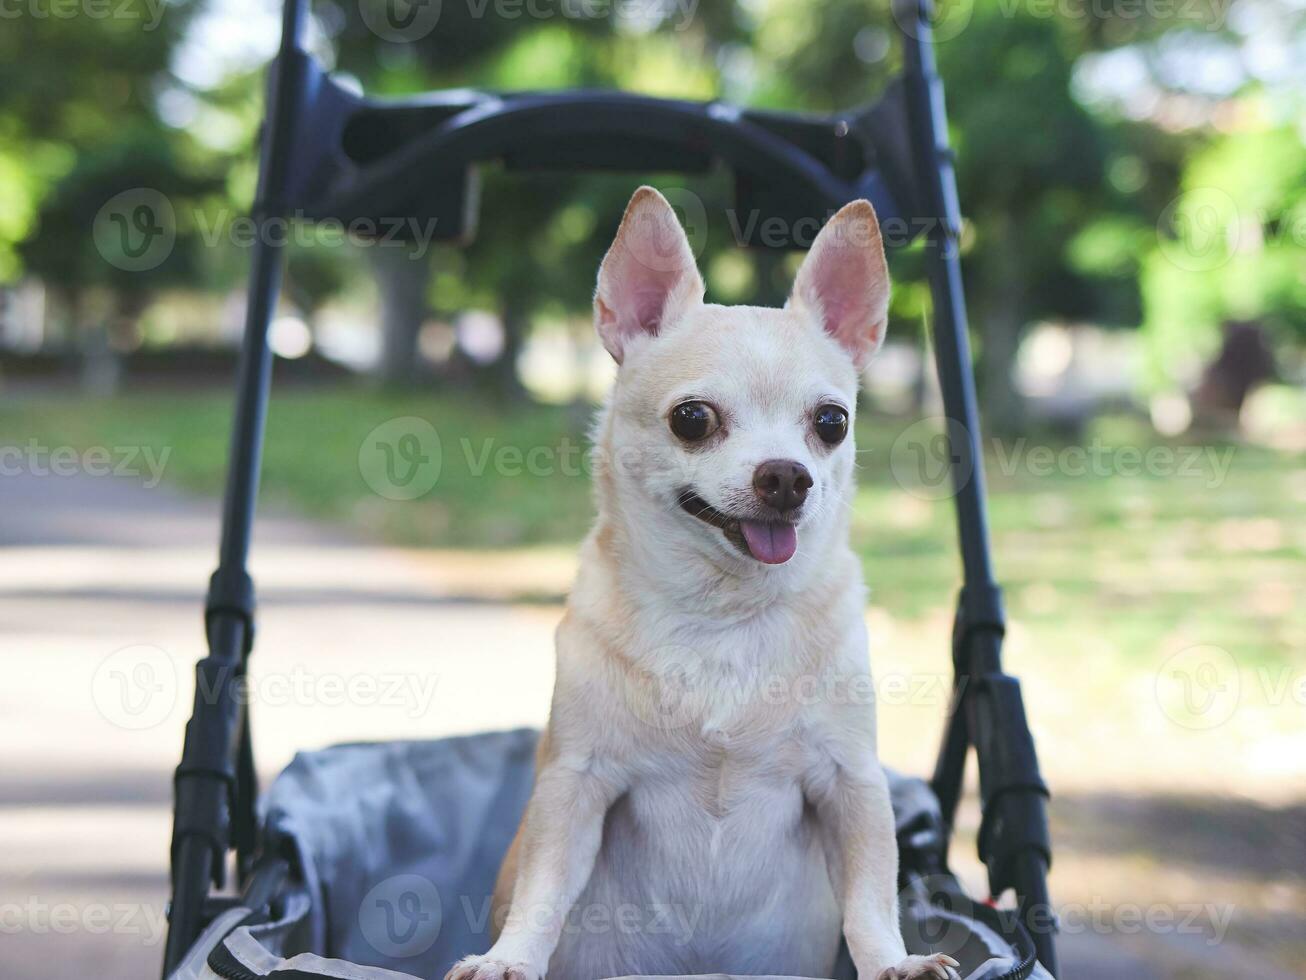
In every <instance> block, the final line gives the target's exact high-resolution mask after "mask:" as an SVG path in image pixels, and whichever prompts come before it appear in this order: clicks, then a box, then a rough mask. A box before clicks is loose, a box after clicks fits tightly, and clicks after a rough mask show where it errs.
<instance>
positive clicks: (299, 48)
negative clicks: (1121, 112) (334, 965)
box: [163, 0, 1057, 977]
mask: <svg viewBox="0 0 1306 980" xmlns="http://www.w3.org/2000/svg"><path fill="white" fill-rule="evenodd" d="M896 15H897V20H898V23H899V24H900V25H901V26H902V28H903V29H902V32H901V33H902V40H903V51H904V59H903V60H904V73H903V77H902V82H903V98H904V103H905V109H906V124H907V127H908V130H909V132H908V134H907V135H908V138H909V142H910V157H911V165H912V167H913V169H914V183H915V188H914V191H915V195H916V196H917V197H918V198H919V199H918V200H915V201H912V202H910V203H911V204H914V205H915V208H916V214H917V215H918V216H920V217H925V218H929V219H931V220H930V231H929V232H928V234H927V236H926V243H925V245H926V248H925V259H926V265H927V275H928V280H929V286H930V294H931V300H932V307H933V336H934V345H935V352H936V369H937V371H938V377H939V385H940V389H941V392H942V396H943V404H944V412H945V416H946V420H947V430H948V431H947V437H948V440H949V447H950V460H949V466H950V470H951V478H952V480H953V488H954V491H955V493H954V505H955V508H956V519H957V530H958V539H959V544H960V550H961V556H962V569H963V583H964V584H963V588H962V590H961V594H960V596H959V599H958V606H957V615H956V621H955V625H954V631H953V650H952V656H953V665H954V684H953V695H952V701H951V704H950V707H949V712H948V720H947V724H946V728H945V732H944V738H943V744H942V746H941V748H940V752H939V757H938V761H937V764H936V767H935V772H934V776H933V778H932V781H931V788H932V789H933V791H934V793H935V795H936V796H937V798H938V800H939V803H940V806H941V809H942V812H943V816H944V820H945V822H946V824H947V829H948V831H949V835H950V833H951V827H952V822H953V820H954V817H955V813H956V808H957V803H958V801H959V799H960V797H961V794H962V789H963V784H964V777H965V769H966V761H967V758H968V756H969V751H970V747H971V746H974V747H975V750H976V758H977V762H978V768H979V776H980V796H981V801H982V804H983V811H984V819H983V822H982V823H981V827H980V834H979V849H980V856H981V858H982V859H983V860H984V862H985V864H986V865H987V866H988V869H989V880H990V890H991V893H992V894H993V895H995V896H997V895H1001V894H1002V893H1003V892H1004V891H1006V890H1008V889H1014V891H1015V893H1016V896H1017V900H1018V910H1019V916H1020V918H1021V920H1022V921H1023V923H1024V925H1025V926H1026V928H1028V930H1029V932H1030V933H1031V935H1032V938H1033V940H1034V944H1035V948H1036V950H1037V952H1038V958H1039V961H1040V962H1041V963H1042V965H1043V966H1044V967H1045V968H1046V969H1047V970H1048V972H1049V973H1051V974H1052V975H1053V976H1055V975H1056V973H1057V964H1056V956H1055V949H1054V934H1055V923H1054V921H1053V918H1052V916H1051V913H1050V908H1049V904H1048V903H1049V899H1048V892H1047V885H1046V874H1047V869H1048V867H1049V865H1050V861H1051V848H1050V844H1049V841H1048V831H1047V817H1046V812H1045V799H1046V796H1047V788H1046V786H1045V785H1044V784H1043V780H1042V777H1041V776H1040V774H1039V770H1038V762H1037V758H1036V755H1035V752H1034V743H1033V738H1032V736H1031V734H1030V732H1029V729H1028V726H1027V724H1026V720H1025V712H1024V705H1023V702H1022V701H1021V697H1020V689H1019V684H1018V682H1017V681H1016V680H1015V679H1014V678H1012V677H1010V676H1008V675H1006V674H1004V673H1003V671H1002V660H1001V646H1002V637H1003V633H1004V630H1005V616H1004V613H1003V609H1002V599H1001V592H1000V590H999V589H998V587H997V585H996V584H995V580H994V575H993V568H992V561H991V557H990V547H989V532H988V518H987V507H986V503H985V491H984V476H983V456H982V452H981V443H980V429H979V412H978V408H977V405H976V399H975V387H974V380H973V377H972V373H971V368H970V344H969V338H968V327H967V319H966V305H965V294H964V290H963V284H962V278H961V265H960V256H959V253H958V237H959V234H960V228H961V218H960V208H959V205H958V199H957V191H956V183H955V176H954V172H953V157H952V152H951V150H950V148H949V146H948V140H947V124H946V119H945V115H944V105H943V88H942V82H941V81H940V80H939V78H938V75H937V72H936V69H935V59H934V51H933V40H932V36H931V26H930V17H931V0H898V6H897V11H896ZM307 19H308V0H285V5H284V10H283V16H282V37H281V45H280V49H279V53H278V56H277V58H276V60H275V61H274V62H273V64H272V67H271V69H270V71H269V76H268V88H267V107H268V108H267V115H266V119H265V121H264V126H263V130H262V134H261V141H260V142H261V150H260V167H259V184H258V191H257V194H256V197H255V202H254V207H253V216H254V218H255V222H256V225H257V227H258V228H259V230H260V234H259V235H258V236H257V239H256V241H255V244H254V247H253V257H252V270H251V276H250V281H249V289H248V308H247V311H246V318H245V333H244V341H243V343H242V346H241V352H240V359H239V369H238V382H237V398H236V406H235V416H234V420H233V426H232V441H231V450H230V461H229V469H228V474H227V483H226V488H225V494H224V499H223V511H222V536H221V545H220V550H219V562H218V568H217V571H216V572H214V574H213V577H212V579H211V580H210V583H209V591H208V597H207V600H206V604H205V627H206V636H207V641H208V650H209V652H208V656H207V657H205V658H204V659H202V660H200V661H199V663H198V664H197V665H196V682H197V683H196V691H195V699H194V703H193V709H192V715H191V719H190V721H189V722H188V723H187V726H186V736H185V744H184V748H183V752H182V761H181V764H180V765H179V766H178V767H177V771H176V778H175V809H174V822H173V837H172V848H171V859H172V900H171V902H170V903H169V906H168V919H169V929H168V940H167V945H166V947H165V954H164V964H163V970H164V976H165V977H166V976H168V975H169V974H171V973H172V971H174V970H175V969H176V968H177V966H178V965H180V963H181V962H182V960H183V959H184V957H185V955H186V953H187V951H188V950H189V949H190V947H191V945H192V944H193V943H194V942H195V940H196V939H197V938H198V936H199V934H200V932H201V931H202V929H203V928H204V926H205V925H206V924H207V922H208V921H209V919H210V918H211V917H212V915H213V914H214V912H215V911H216V909H218V908H220V907H221V905H222V904H224V903H227V904H229V903H231V902H232V901H233V900H232V899H219V898H211V897H210V895H209V889H210V886H211V885H212V886H216V887H217V888H219V889H221V888H222V887H223V886H224V884H225V878H226V867H227V852H228V851H229V850H231V849H232V848H234V850H235V870H236V876H237V881H238V883H241V884H244V882H245V880H246V877H247V875H248V872H249V870H250V868H251V866H252V863H253V859H254V851H255V847H256V843H257V841H256V832H257V826H256V817H255V802H256V797H257V785H256V778H255V769H254V760H253V751H252V743H251V739H250V720H249V715H248V708H247V707H246V705H247V701H248V699H246V698H243V697H240V693H241V690H242V685H243V684H244V675H245V667H246V663H247V660H248V657H249V655H250V652H251V650H252V647H253V641H254V606H255V602H254V587H253V582H252V581H251V579H250V577H249V574H248V571H247V559H248V554H249V546H250V540H251V534H252V529H253V520H254V510H255V504H256V500H257V496H258V487H259V470H260V465H261V456H262V449H263V435H264V428H265V422H266V417H267V406H268V400H269V392H270V385H271V376H272V363H273V356H272V351H271V349H270V347H269V345H268V337H267V334H268V327H269V324H270V322H271V319H272V314H273V312H274V309H275V305H276V301H277V297H278V293H279V290H280V284H281V272H282V256H281V251H280V245H281V244H282V239H281V237H280V236H277V235H274V234H271V233H270V223H271V222H273V221H275V220H280V219H282V218H284V215H285V214H286V213H287V212H288V211H289V199H290V197H291V196H292V185H293V184H294V182H295V180H296V179H297V177H299V176H300V175H299V174H297V173H296V172H295V169H296V162H295V157H294V147H295V141H296V140H297V139H298V138H299V137H300V135H301V132H300V131H301V128H302V127H303V126H304V125H305V122H306V116H307V115H308V111H307V109H308V106H309V98H310V90H311V89H313V88H314V86H316V85H317V84H318V78H319V76H318V75H317V74H316V69H315V66H314V64H313V63H312V61H311V59H310V58H309V56H308V54H307V52H306V51H305V49H304V46H303V32H304V28H305V25H306V22H307Z"/></svg>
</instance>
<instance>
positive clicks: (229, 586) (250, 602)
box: [204, 566, 256, 653]
mask: <svg viewBox="0 0 1306 980" xmlns="http://www.w3.org/2000/svg"><path fill="white" fill-rule="evenodd" d="M255 606H256V602H255V597H254V580H253V579H252V578H250V577H249V573H248V572H246V571H245V570H244V569H243V568H235V569H230V568H223V567H221V566H219V568H218V570H217V571H216V572H214V573H213V576H212V577H211V578H210V579H209V594H208V598H207V599H206V600H205V602H204V629H205V632H206V633H207V632H210V631H211V630H212V629H213V618H214V617H215V616H219V615H227V616H235V617H237V618H238V619H241V620H243V621H244V623H245V649H244V651H243V652H244V653H249V651H250V650H251V649H252V648H253V646H254V610H255Z"/></svg>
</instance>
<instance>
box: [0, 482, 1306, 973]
mask: <svg viewBox="0 0 1306 980" xmlns="http://www.w3.org/2000/svg"><path fill="white" fill-rule="evenodd" d="M0 495H2V496H0V501H2V503H3V510H2V511H0V649H3V651H4V653H5V663H4V665H3V667H4V672H5V673H4V682H3V683H2V684H0V745H4V746H5V747H6V751H5V752H4V757H3V762H0V766H2V767H3V772H4V777H3V780H2V781H0V842H3V843H0V882H2V885H0V977H4V978H5V980H30V978H37V977H78V978H82V977H90V976H94V977H96V978H97V980H119V978H121V980H129V978H130V980H139V978H142V977H145V978H148V977H153V976H156V975H157V971H158V967H159V961H160V956H161V939H162V929H163V922H162V916H163V912H162V907H163V900H164V893H165V855H166V850H167V840H168V830H169V828H168V816H169V815H168V808H169V804H170V800H171V788H170V774H171V769H172V766H173V765H174V764H175V762H176V758H177V754H178V751H179V747H180V739H181V731H182V724H183V722H184V720H185V714H186V710H187V707H188V704H189V699H190V691H189V681H188V678H189V676H190V674H189V671H190V666H191V664H192V663H193V662H194V660H195V659H197V658H198V657H199V656H200V655H201V654H202V633H201V625H200V622H201V621H200V611H199V610H200V603H201V596H202V590H203V586H204V583H205V581H206V579H207V576H208V574H209V572H210V571H211V564H212V561H213V556H214V550H215V545H214V542H215V540H216V506H215V505H214V504H212V503H209V502H202V501H193V500H188V499H185V498H182V497H179V496H176V495H174V494H172V493H170V492H168V491H167V490H164V489H151V490H146V489H144V488H143V487H141V486H139V485H137V484H135V483H130V482H126V481H123V480H116V479H112V478H100V479H92V478H88V477H79V478H55V477H46V478H40V479H38V478H35V477H5V478H3V483H2V484H0ZM257 538H258V541H259V548H258V549H257V558H256V561H255V569H254V570H255V577H256V579H257V580H258V581H259V583H260V596H261V600H262V615H261V619H260V626H259V639H258V650H257V656H256V658H255V660H254V664H255V672H254V686H253V692H254V693H253V698H254V702H253V710H254V713H255V718H256V731H257V739H256V744H257V752H258V757H259V761H260V766H261V768H262V769H263V770H264V772H265V773H266V774H271V773H274V772H276V771H277V770H278V769H279V768H280V767H281V766H283V765H284V764H285V763H286V762H287V761H288V760H289V759H290V757H291V755H292V754H293V752H294V751H295V750H296V749H297V748H301V747H312V746H319V745H324V744H328V743H332V742H338V741H345V740H352V739H370V738H387V737H396V736H405V737H412V736H421V735H439V734H447V733H451V732H464V731H475V730H480V729H486V728H497V727H505V726H512V725H518V724H538V723H539V722H541V721H542V720H543V717H544V713H545V710H546V706H547V699H548V692H549V689H550V685H551V678H552V663H551V656H552V654H551V632H552V628H553V625H554V623H555V622H556V620H557V617H558V614H559V609H558V606H557V604H556V603H553V602H547V601H542V602H540V603H539V604H534V605H523V604H510V603H505V602H503V601H501V597H502V596H504V595H506V594H511V593H513V592H518V593H521V592H527V593H529V594H533V595H544V596H549V595H554V594H560V593H561V591H562V590H563V589H565V586H566V582H567V580H568V577H569V563H568V559H567V558H566V557H565V556H560V557H555V556H551V555H542V556H541V555H536V556H532V558H531V559H530V561H529V563H528V564H527V563H524V562H523V560H522V559H521V558H520V557H519V556H518V557H514V556H500V557H489V556H476V557H475V558H474V559H473V558H472V557H471V556H466V555H457V554H443V555H438V556H436V555H432V554H425V553H417V552H406V551H400V550H395V549H388V548H381V547H376V546H372V545H369V544H367V543H364V542H359V541H355V540H351V539H350V538H349V537H348V536H346V535H343V534H341V533H338V532H335V531H333V530H329V529H325V528H322V527H318V526H315V525H312V524H309V523H306V522H301V521H294V520H285V519H280V520H275V519H274V520H267V521H264V522H263V523H262V524H261V526H260V527H259V529H258V534H257ZM505 681H510V682H508V683H505ZM490 692H493V694H492V695H491V693H490ZM895 728H896V729H903V730H907V731H911V729H910V728H909V727H908V726H895ZM919 730H920V729H917V733H918V732H919ZM924 730H926V731H928V732H929V733H930V735H929V741H930V742H932V741H933V732H934V731H936V730H937V725H936V723H935V722H934V720H932V719H931V720H929V727H928V728H926V729H924ZM913 741H914V742H917V743H919V742H920V741H921V740H920V738H919V734H917V735H916V736H915V737H914V738H913ZM903 751H904V752H907V751H909V747H907V746H905V744H904V749H903ZM917 755H919V753H917ZM1131 805H1132V806H1133V809H1130V808H1129V807H1130V806H1131ZM1121 806H1124V809H1123V810H1122V809H1121ZM1140 807H1141V808H1142V809H1141V810H1140ZM1113 808H1114V809H1113ZM1197 812H1202V813H1205V808H1204V806H1203V805H1201V804H1196V805H1194V807H1192V808H1191V809H1189V810H1184V809H1183V808H1182V807H1180V809H1178V810H1176V811H1173V812H1169V813H1166V812H1156V811H1155V810H1154V809H1153V808H1150V805H1149V804H1147V803H1145V802H1144V803H1138V802H1137V801H1134V802H1133V803H1132V804H1131V803H1130V801H1129V800H1125V801H1124V802H1123V803H1122V801H1121V800H1120V799H1117V798H1115V797H1110V796H1101V797H1072V798H1071V799H1070V800H1068V801H1065V802H1063V803H1061V804H1059V810H1058V814H1059V816H1058V822H1059V823H1060V824H1062V825H1064V826H1065V827H1066V828H1067V832H1068V833H1070V834H1072V835H1074V837H1075V839H1076V840H1081V839H1082V840H1085V841H1088V842H1089V843H1088V844H1087V845H1085V846H1084V847H1083V848H1076V847H1074V846H1072V847H1070V848H1069V849H1068V850H1067V851H1066V856H1065V858H1064V859H1063V860H1061V861H1060V863H1059V866H1058V871H1057V875H1058V879H1059V880H1060V881H1061V882H1063V883H1064V888H1063V894H1068V895H1071V896H1075V897H1076V898H1077V899H1078V898H1080V897H1085V896H1089V895H1093V896H1105V899H1104V900H1105V901H1106V902H1107V903H1108V904H1109V906H1110V908H1111V910H1112V913H1111V914H1107V913H1100V912H1091V911H1090V910H1089V909H1088V906H1087V904H1085V905H1084V906H1083V908H1079V907H1075V908H1073V909H1070V910H1069V911H1071V912H1072V913H1074V914H1072V915H1070V916H1068V925H1069V926H1070V927H1071V928H1070V930H1069V932H1070V934H1069V935H1067V936H1066V937H1065V940H1064V942H1063V955H1064V958H1065V962H1064V969H1063V974H1064V976H1066V977H1070V978H1072V980H1073V978H1079V980H1089V978H1112V980H1115V978H1139V980H1147V978H1153V977H1155V978H1162V977H1181V976H1182V977H1199V976H1240V977H1241V976H1248V977H1250V976H1256V977H1258V978H1277V977H1290V976H1293V975H1294V974H1293V973H1289V972H1287V971H1286V970H1284V969H1283V968H1282V967H1281V966H1276V965H1275V964H1274V963H1272V962H1270V961H1268V960H1264V959H1262V958H1261V957H1259V956H1257V955H1255V954H1254V953H1252V952H1251V951H1250V950H1249V949H1248V947H1247V945H1246V944H1243V945H1233V944H1230V943H1227V942H1226V943H1224V944H1221V945H1218V946H1216V945H1212V944H1211V943H1210V942H1209V938H1208V936H1207V935H1206V934H1203V933H1198V934H1182V933H1181V932H1180V931H1178V930H1172V929H1166V930H1155V929H1153V930H1142V931H1141V932H1140V930H1139V929H1136V928H1129V927H1128V925H1127V924H1126V925H1121V923H1120V922H1119V921H1118V916H1117V918H1115V919H1112V918H1111V915H1112V914H1115V913H1116V912H1118V909H1119V907H1120V902H1121V899H1122V894H1123V897H1128V893H1129V888H1130V885H1129V884H1128V883H1129V882H1131V881H1135V880H1138V879H1140V878H1141V879H1148V880H1149V881H1150V880H1152V879H1154V878H1156V877H1158V875H1159V877H1160V878H1165V879H1166V880H1167V881H1170V882H1171V884H1172V885H1173V884H1174V883H1173V881H1172V880H1171V879H1173V876H1174V875H1175V874H1179V875H1181V876H1183V875H1186V876H1187V878H1184V879H1182V881H1181V882H1180V884H1178V885H1174V887H1173V888H1172V889H1171V892H1168V893H1166V894H1173V893H1174V890H1175V889H1178V893H1180V894H1188V895H1197V894H1201V893H1202V889H1203V888H1204V887H1206V886H1205V885H1196V886H1195V885H1194V884H1193V882H1194V881H1196V880H1198V879H1197V878H1196V877H1194V876H1199V877H1200V874H1201V873H1202V872H1201V871H1200V865H1201V864H1202V861H1201V860H1198V861H1196V862H1193V863H1191V864H1186V865H1184V867H1183V868H1182V869H1180V870H1178V871H1174V870H1173V869H1170V870H1167V869H1164V868H1162V869H1161V870H1160V871H1159V872H1158V871H1157V869H1156V867H1155V866H1154V865H1150V864H1147V863H1144V864H1142V865H1141V866H1140V864H1139V860H1140V858H1139V856H1138V855H1139V854H1143V853H1150V854H1152V855H1153V856H1155V853H1156V851H1157V847H1156V841H1157V838H1158V837H1159V838H1160V839H1161V840H1163V841H1164V839H1165V838H1166V836H1167V835H1171V834H1172V835H1173V839H1174V840H1175V841H1176V842H1177V843H1186V844H1187V846H1190V847H1191V848H1192V849H1193V850H1194V851H1195V852H1197V853H1199V854H1201V855H1206V854H1207V853H1208V851H1209V849H1210V848H1211V847H1212V846H1214V847H1215V848H1216V849H1217V850H1218V849H1219V846H1220V843H1219V842H1223V841H1229V840H1231V839H1232V838H1231V837H1230V836H1229V834H1228V832H1227V831H1228V828H1229V827H1231V826H1233V827H1237V828H1244V827H1246V826H1248V821H1254V819H1255V818H1256V817H1257V816H1258V815H1262V816H1263V813H1264V812H1263V810H1262V809H1261V808H1259V807H1257V806H1255V805H1252V804H1248V809H1247V810H1246V811H1245V812H1244V811H1238V812H1234V813H1232V814H1230V815H1228V817H1227V819H1226V820H1225V821H1224V822H1223V823H1221V822H1220V821H1219V820H1216V821H1215V823H1214V824H1212V825H1211V826H1210V827H1209V828H1208V832H1207V836H1206V837H1205V838H1203V837H1202V828H1201V827H1200V826H1198V827H1196V828H1194V827H1193V826H1190V825H1189V823H1190V822H1191V818H1192V816H1193V814H1194V813H1197ZM973 816H974V815H973V813H972V814H971V817H970V823H971V825H972V826H973V823H974V820H973ZM1295 816H1297V817H1300V816H1301V814H1300V813H1295ZM1113 821H1114V822H1116V824H1117V825H1120V826H1124V825H1128V826H1129V827H1131V828H1133V829H1134V830H1135V831H1138V832H1139V833H1144V834H1147V835H1150V836H1147V837H1146V839H1145V840H1144V842H1143V844H1142V845H1138V846H1135V845H1136V844H1137V842H1133V843H1131V844H1130V845H1129V846H1125V845H1123V844H1120V843H1119V841H1118V840H1117V839H1116V837H1115V836H1113V835H1110V834H1103V833H1102V832H1101V828H1102V826H1103V825H1104V824H1106V825H1110V824H1111V822H1113ZM1149 821H1150V823H1149ZM1253 826H1254V823H1253ZM1267 826H1268V825H1267ZM1275 826H1278V824H1275ZM1244 837H1246V835H1245V834H1244ZM1258 839H1259V838H1257V837H1255V835H1254V834H1253V836H1252V838H1251V843H1246V841H1244V843H1245V844H1246V847H1247V849H1249V850H1250V851H1252V852H1255V851H1256V846H1255V841H1256V840H1258ZM1094 841H1096V844H1094ZM1144 845H1145V846H1144ZM1149 848H1150V851H1149ZM1194 868H1197V869H1198V870H1193V869H1194ZM974 872H975V869H974V867H973V865H972V866H971V867H970V873H971V874H972V875H973V874H974ZM1167 876H1169V877H1167ZM1230 880H1234V881H1236V882H1243V878H1241V877H1239V876H1237V875H1234V876H1233V877H1232V878H1230ZM1086 882H1089V883H1091V884H1088V885H1086V884H1085V883H1086ZM1183 882H1186V884H1184V883H1183ZM1244 884H1245V883H1244ZM1243 886H1244V885H1239V887H1243ZM1231 887H1232V886H1231ZM1296 899H1297V893H1296V892H1291V891H1290V892H1288V893H1285V895H1284V896H1282V904H1283V905H1284V906H1285V909H1284V914H1285V916H1289V917H1290V916H1292V915H1294V914H1295V913H1294V910H1293V909H1292V908H1291V905H1292V903H1293V902H1295V901H1296ZM1137 900H1138V901H1140V902H1141V901H1144V899H1143V898H1141V897H1139V898H1138V899H1137ZM1167 907H1168V908H1173V907H1174V903H1173V902H1171V903H1170V904H1169V905H1167ZM1296 912H1298V913H1299V910H1296ZM1108 920H1109V921H1108ZM1104 921H1106V925H1105V927H1104V926H1103V924H1102V923H1103V922H1104ZM1258 921H1259V920H1258ZM1208 932H1209V930H1208Z"/></svg>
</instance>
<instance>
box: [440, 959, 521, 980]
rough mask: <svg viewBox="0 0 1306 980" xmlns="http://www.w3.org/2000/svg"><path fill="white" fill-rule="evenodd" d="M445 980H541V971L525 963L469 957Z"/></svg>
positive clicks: (461, 961)
mask: <svg viewBox="0 0 1306 980" xmlns="http://www.w3.org/2000/svg"><path fill="white" fill-rule="evenodd" d="M444 980H540V971H539V970H537V969H535V967H533V966H527V965H526V964H525V963H505V962H503V961H502V960H495V959H491V958H490V957H488V956H468V957H467V958H466V959H461V960H459V961H458V962H457V963H455V964H454V966H453V969H452V970H450V971H449V972H448V973H446V974H445V975H444Z"/></svg>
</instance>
